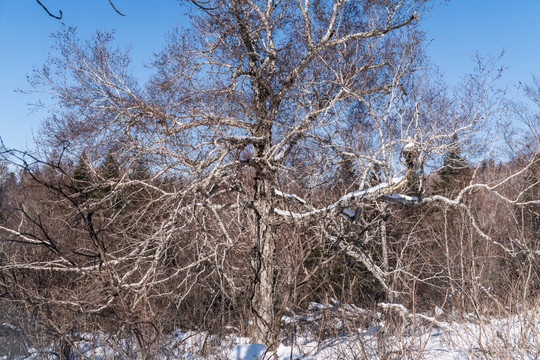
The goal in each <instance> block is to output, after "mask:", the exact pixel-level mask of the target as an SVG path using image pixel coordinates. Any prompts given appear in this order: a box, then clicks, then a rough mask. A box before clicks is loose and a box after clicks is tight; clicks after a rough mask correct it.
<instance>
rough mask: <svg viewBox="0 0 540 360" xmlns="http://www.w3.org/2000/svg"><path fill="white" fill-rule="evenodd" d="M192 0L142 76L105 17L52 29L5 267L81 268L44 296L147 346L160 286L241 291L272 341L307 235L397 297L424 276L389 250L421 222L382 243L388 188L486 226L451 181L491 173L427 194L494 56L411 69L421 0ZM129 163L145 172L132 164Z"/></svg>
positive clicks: (487, 82) (232, 296) (483, 109)
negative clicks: (51, 105) (73, 288)
mask: <svg viewBox="0 0 540 360" xmlns="http://www.w3.org/2000/svg"><path fill="white" fill-rule="evenodd" d="M194 3H195V5H197V6H196V8H195V9H196V10H197V11H196V12H194V14H193V15H192V20H193V27H192V28H191V29H179V30H177V31H175V32H173V33H171V34H170V38H169V43H168V46H167V48H166V49H164V50H163V52H162V53H161V54H159V56H158V57H157V58H156V61H155V67H156V72H157V73H156V76H155V77H154V78H153V79H152V80H151V81H150V82H149V84H147V85H146V86H144V87H143V86H141V85H139V84H138V83H137V81H136V80H135V79H134V78H133V77H132V76H131V75H130V72H129V67H128V66H129V57H128V56H127V55H126V54H125V53H124V52H122V51H121V50H119V49H115V48H113V47H112V45H111V41H112V37H111V36H110V35H109V34H104V33H98V34H97V35H96V36H95V37H94V38H93V39H92V40H90V41H88V42H85V43H83V42H81V41H80V40H79V39H77V37H76V34H75V31H74V30H73V29H65V31H63V32H61V33H59V34H57V40H58V42H57V55H56V56H55V57H53V58H51V59H50V60H49V62H48V63H47V64H46V65H45V66H44V67H43V68H42V69H40V70H39V71H37V72H36V74H35V76H34V77H33V78H32V82H33V85H34V86H35V87H36V88H37V89H38V90H44V91H47V92H49V93H51V94H52V95H53V96H54V98H55V99H57V101H58V107H57V110H56V111H55V113H54V114H53V115H52V116H51V118H50V119H49V120H48V121H47V123H46V124H45V126H44V130H43V133H42V134H43V144H42V145H43V149H45V150H46V151H48V154H47V157H48V158H49V159H51V160H48V161H46V162H44V161H41V160H39V159H38V157H30V158H29V157H28V155H27V154H19V162H22V163H23V164H24V165H25V168H26V169H27V170H28V175H27V176H28V177H30V178H31V180H32V181H33V182H35V183H37V184H41V185H43V186H44V187H45V188H46V189H47V192H48V193H49V194H52V195H49V196H48V197H45V199H47V201H49V208H55V209H58V211H55V212H54V213H50V215H49V216H48V217H47V216H46V215H45V213H47V210H46V209H47V207H45V208H43V204H44V203H45V200H43V201H42V202H41V203H40V204H41V208H40V207H39V206H37V205H36V206H34V207H30V206H28V204H26V205H25V201H27V202H28V203H31V202H30V200H25V199H21V201H20V204H21V206H20V207H19V212H18V213H16V214H14V215H13V216H12V218H11V219H10V221H9V222H7V223H6V224H5V225H2V226H1V227H0V230H2V233H3V236H5V237H6V239H8V240H9V241H11V242H13V243H17V244H24V245H29V246H34V247H37V248H40V249H42V251H43V253H40V254H39V256H40V258H39V259H36V258H33V255H32V254H24V253H18V252H15V253H13V255H12V257H11V258H10V259H9V261H8V262H6V263H5V264H3V265H2V268H1V271H2V272H11V273H12V274H15V273H16V272H17V271H30V272H36V273H39V272H40V271H47V272H50V273H54V274H65V276H68V277H75V278H77V277H79V278H81V279H84V284H82V283H81V288H80V289H79V292H78V293H69V296H68V298H69V299H70V300H64V299H65V297H66V293H67V292H66V293H64V294H56V295H55V296H54V297H53V298H49V299H47V302H48V303H49V304H51V303H52V304H55V305H57V306H59V307H64V308H65V309H67V310H66V311H69V309H70V307H78V308H81V309H82V312H83V313H84V314H85V315H86V316H94V315H96V314H99V315H103V314H113V315H114V318H117V319H120V320H121V323H122V324H123V326H124V330H125V331H126V333H128V334H129V336H130V337H131V338H132V339H134V340H133V341H134V343H135V344H136V345H137V346H136V347H137V356H138V357H139V358H149V357H150V356H151V353H152V348H151V347H152V341H150V340H149V339H153V338H156V337H158V336H159V335H161V334H160V332H161V331H162V330H159V329H158V327H157V326H156V322H155V316H156V313H158V312H159V310H158V309H159V301H161V300H158V299H166V300H163V301H170V302H171V303H174V304H176V305H177V306H179V307H181V306H185V304H189V301H190V299H191V297H192V296H193V294H194V293H195V292H196V291H195V290H197V291H199V292H204V293H205V294H207V296H208V303H209V304H211V305H209V307H211V306H218V307H231V308H240V307H241V304H240V303H241V301H238V299H242V295H241V294H242V292H244V291H248V292H249V306H250V313H251V315H250V317H251V320H252V325H251V328H250V332H251V334H252V336H253V338H254V340H255V341H257V342H262V343H265V344H266V345H267V346H268V347H269V348H270V349H275V348H276V347H277V341H278V339H277V336H278V334H279V325H280V319H281V315H282V314H283V311H285V309H286V308H287V307H288V305H289V302H290V299H291V297H294V296H295V294H296V291H297V290H298V289H299V288H300V287H301V286H302V285H303V284H306V283H307V282H308V281H309V280H310V279H312V278H313V277H314V276H315V275H316V273H317V271H319V270H320V269H321V266H323V265H324V261H323V262H321V263H319V264H317V265H315V266H313V267H308V266H306V263H307V261H308V260H309V259H310V258H311V259H312V256H313V250H314V249H315V248H324V249H325V251H327V252H328V253H329V254H330V255H329V257H330V258H332V257H333V256H337V254H339V255H346V256H348V257H350V258H352V259H354V260H355V261H356V262H358V263H360V264H362V266H363V267H365V269H367V272H368V273H370V274H371V276H372V277H373V278H374V279H376V281H377V282H378V284H379V286H380V287H381V288H382V289H384V292H385V293H386V294H387V297H388V298H389V299H391V300H395V299H398V298H399V294H400V289H401V288H402V287H403V286H404V285H403V284H406V283H407V281H409V280H414V281H418V280H421V279H420V277H419V276H418V275H417V274H414V273H412V272H411V269H414V266H416V265H414V264H413V265H414V266H413V265H411V263H412V262H411V263H409V262H408V261H406V258H405V255H406V254H407V252H408V251H409V249H420V248H421V244H420V242H419V240H418V239H419V238H420V237H414V236H410V234H412V233H413V232H414V231H416V230H415V229H418V228H417V227H416V228H415V227H414V224H418V223H419V220H418V219H415V220H413V219H412V218H411V220H410V223H411V224H412V225H411V227H410V228H409V229H410V231H411V232H409V233H408V236H402V237H400V241H399V242H398V241H394V240H393V239H395V237H392V236H393V235H392V234H391V231H390V230H389V229H388V226H387V224H388V223H387V220H388V218H389V216H391V215H392V214H393V211H394V210H393V209H394V208H389V205H388V204H395V203H397V204H398V205H399V206H405V207H418V206H420V205H422V204H434V203H442V204H445V206H451V207H457V208H460V209H462V210H463V211H464V213H465V214H466V216H468V217H469V218H470V219H472V220H471V221H472V227H473V228H474V229H475V231H477V232H478V233H479V234H481V235H482V236H483V237H484V238H486V239H489V241H493V242H496V240H495V239H493V238H491V237H490V236H489V234H486V233H485V232H483V231H482V229H481V228H480V227H479V226H478V224H477V223H476V222H475V221H474V219H475V217H474V215H473V214H472V213H471V211H470V209H469V207H468V206H467V204H466V202H465V201H464V200H463V199H464V198H465V197H466V196H467V194H469V193H470V192H472V191H474V190H476V189H479V188H481V189H486V190H488V191H495V192H496V191H497V188H498V186H500V185H501V184H502V183H503V182H504V181H502V182H501V183H499V184H494V185H486V184H476V183H470V184H469V185H467V186H465V187H464V188H462V189H460V191H458V192H457V193H456V194H457V195H455V197H454V198H448V197H444V196H442V195H433V196H426V195H427V194H426V193H425V183H424V182H425V180H426V178H428V174H427V173H428V172H429V171H432V170H436V169H437V168H438V166H439V165H435V164H436V163H437V164H440V158H441V156H442V155H443V154H445V153H447V152H448V150H449V149H450V148H452V147H453V146H455V144H454V142H455V141H454V142H453V141H452V139H454V140H455V138H456V134H458V135H459V139H460V141H461V142H462V145H463V146H466V145H467V144H470V143H472V140H473V139H474V138H475V136H477V134H478V130H479V129H480V128H481V127H482V126H483V124H484V123H485V122H486V121H487V120H488V119H489V117H490V116H491V115H493V113H495V112H496V111H497V110H498V108H497V106H495V104H494V103H493V102H490V94H491V93H492V90H493V86H492V81H493V80H494V78H496V77H497V74H496V73H495V74H494V73H491V72H489V71H488V72H486V73H479V74H478V75H476V76H475V77H471V79H469V81H468V82H466V83H465V84H464V86H463V87H462V90H463V92H462V93H461V94H460V96H461V98H459V96H456V97H450V96H449V95H448V94H447V93H446V92H445V90H444V89H443V87H442V86H438V85H437V83H436V81H434V79H433V78H432V77H430V76H429V73H427V72H423V71H420V70H421V68H422V67H423V66H424V64H423V62H422V61H423V57H422V54H421V40H422V37H421V33H419V32H418V30H417V29H416V22H417V20H418V18H419V16H420V15H419V14H421V13H422V12H423V11H424V8H423V6H424V5H423V4H424V2H423V1H413V0H411V1H367V0H366V1H355V2H350V1H342V0H336V1H333V2H325V1H314V2H309V1H298V2H295V1H284V2H283V1H282V2H274V1H266V2H256V1H248V0H246V1H219V0H216V1H205V2H194ZM434 84H435V85H434ZM51 149H54V150H55V151H56V152H55V153H54V154H53V153H51V152H50V150H51ZM83 151H84V156H83V155H82V154H83ZM14 154H16V153H14ZM53 155H54V156H53ZM112 159H114V162H113V161H112ZM76 161H78V165H75V164H74V163H75V162H76ZM141 161H143V162H144V163H145V164H146V166H147V169H148V172H146V173H145V172H140V171H138V172H137V173H138V174H139V175H140V174H145V175H144V176H134V173H135V169H136V168H138V166H140V164H141ZM106 164H108V165H106ZM113 164H116V165H114V166H113ZM111 166H112V169H113V170H114V171H109V170H106V169H111ZM45 169H49V172H48V173H45V172H44V171H45ZM336 178H340V180H339V181H340V182H336ZM334 184H340V185H339V186H337V187H336V188H334V189H332V187H333V185H334ZM501 197H503V198H504V199H505V200H506V201H509V202H512V201H514V202H516V201H517V202H519V199H517V200H511V199H509V198H506V197H504V196H502V195H501ZM392 206H393V205H392ZM45 218H47V219H46V221H45ZM65 229H69V231H65ZM74 239H76V241H75V240H74ZM499 245H501V246H502V247H504V244H499ZM10 254H11V252H10ZM248 258H249V260H247V259H248ZM246 264H249V266H246ZM246 269H250V270H251V272H247V271H246ZM15 279H16V276H14V275H13V276H11V277H9V278H8V280H5V281H4V282H3V286H8V285H9V284H13V283H15V282H16V281H15ZM83 285H84V286H83ZM25 286H26V288H29V287H31V286H32V285H31V284H25V285H24V286H23V285H21V289H22V288H24V289H26V288H25ZM85 291H91V292H90V294H92V297H91V299H92V301H88V300H86V299H87V297H85V300H83V299H82V297H81V296H82V294H83V293H84V292H85ZM84 295H85V296H87V295H88V293H85V294H84ZM36 298H38V299H41V300H42V301H43V302H45V299H44V298H43V296H41V297H37V295H36ZM47 314H48V313H47ZM207 314H208V313H207ZM207 314H206V315H204V317H205V318H206V317H207V316H208V315H207ZM49 319H50V318H49ZM222 321H223V325H225V323H226V322H231V321H233V319H224V318H223V319H222ZM52 322H53V320H51V323H52ZM238 323H242V322H238ZM238 323H237V324H235V325H238ZM240 326H242V325H240ZM58 331H59V332H62V333H66V332H67V331H66V330H65V329H59V330H58Z"/></svg>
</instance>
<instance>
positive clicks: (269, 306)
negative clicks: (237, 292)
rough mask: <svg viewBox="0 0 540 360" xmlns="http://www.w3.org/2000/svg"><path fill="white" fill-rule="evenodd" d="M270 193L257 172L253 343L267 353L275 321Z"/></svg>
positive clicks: (272, 345) (272, 341)
mask: <svg viewBox="0 0 540 360" xmlns="http://www.w3.org/2000/svg"><path fill="white" fill-rule="evenodd" d="M271 199H272V189H271V186H270V180H269V179H268V175H265V174H263V173H262V172H261V171H257V177H256V178H255V198H254V209H255V215H256V236H255V239H254V242H255V243H254V257H253V269H254V278H253V287H254V288H253V298H252V302H251V309H252V313H253V324H252V325H253V329H252V336H253V340H254V341H255V342H258V343H262V344H265V345H266V346H267V347H268V349H269V350H270V351H273V350H275V348H276V346H277V331H276V329H277V326H276V318H275V310H274V303H275V291H274V288H275V287H274V252H275V231H274V228H273V221H272V218H273V216H274V215H273V209H272V200H271Z"/></svg>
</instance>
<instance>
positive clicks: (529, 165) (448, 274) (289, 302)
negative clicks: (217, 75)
mask: <svg viewBox="0 0 540 360" xmlns="http://www.w3.org/2000/svg"><path fill="white" fill-rule="evenodd" d="M457 151H459V150H456V151H452V152H449V153H448V154H447V155H446V156H445V157H444V160H443V164H442V166H441V169H440V170H439V171H437V172H436V173H433V174H432V175H430V176H429V177H428V178H427V179H425V182H426V185H425V189H424V196H426V197H428V196H431V197H432V196H434V195H442V196H445V197H448V198H450V199H453V198H455V197H456V196H463V197H465V198H466V200H464V203H465V204H466V205H467V208H466V209H464V208H460V207H459V206H451V205H445V206H440V205H432V204H418V205H415V206H413V207H411V206H409V205H403V204H399V203H392V202H373V203H372V204H371V205H369V204H368V205H366V206H364V207H363V208H362V211H360V212H357V213H355V215H354V217H350V216H348V215H346V214H343V215H342V216H341V217H342V218H343V221H342V222H341V226H343V228H342V229H339V233H341V234H343V236H342V237H340V238H337V239H335V241H334V242H327V241H320V237H321V234H318V233H317V232H316V231H314V230H313V228H312V226H311V225H310V223H309V222H308V223H307V224H306V225H305V226H303V227H302V228H301V229H300V230H298V226H297V225H295V226H294V228H293V225H292V224H285V223H284V224H282V225H281V226H280V227H279V232H278V234H277V237H276V239H277V240H276V249H275V252H276V263H277V264H276V279H280V280H281V281H282V283H276V290H275V291H276V298H277V299H278V303H277V304H276V306H278V307H277V308H276V311H277V312H278V313H279V314H281V315H288V316H290V315H291V314H302V313H306V312H308V309H309V304H310V302H313V301H315V302H319V303H323V304H333V305H336V304H353V305H356V306H358V307H360V308H364V309H372V310H374V312H373V314H375V312H376V311H375V310H376V309H377V304H379V303H381V302H394V303H399V304H403V305H405V306H406V307H407V308H414V309H416V310H417V311H428V312H429V311H432V310H433V309H434V308H435V306H438V307H442V308H444V309H445V310H446V311H452V310H450V309H454V310H453V311H458V312H469V311H472V310H478V309H482V311H484V310H487V311H489V312H493V313H513V312H514V311H520V310H519V309H520V306H523V304H524V303H525V302H528V301H535V300H536V299H537V297H538V295H539V293H538V290H539V286H540V283H539V280H540V279H539V275H540V272H539V270H540V268H539V264H538V260H537V256H538V255H537V253H538V249H539V246H540V244H539V243H538V242H539V240H540V239H539V237H538V234H539V233H540V232H539V230H540V218H539V216H538V211H539V206H538V204H536V203H534V201H536V200H538V199H539V198H540V197H539V196H540V157H539V155H538V154H522V156H521V157H519V158H516V159H515V160H511V161H507V162H505V163H500V162H499V163H495V162H494V161H493V160H490V161H483V162H481V163H480V164H479V165H478V166H472V165H471V164H469V163H467V161H466V160H465V158H464V157H463V155H461V154H460V153H458V152H457ZM75 160H76V161H73V162H69V161H66V162H62V161H51V162H49V163H36V164H35V165H31V166H30V165H29V166H28V167H27V168H26V169H24V170H23V171H21V172H19V173H18V174H16V175H15V174H13V173H10V172H8V171H7V170H6V171H5V172H4V175H3V180H2V187H1V190H2V192H1V194H2V197H1V212H0V218H1V219H2V229H3V231H2V244H1V252H0V260H1V264H0V266H1V273H0V276H1V283H0V286H1V288H0V292H1V294H2V296H1V297H0V302H1V304H2V306H1V307H0V308H1V310H0V311H1V316H2V318H3V319H5V321H7V322H5V323H4V325H3V328H2V333H1V341H2V343H3V348H5V349H11V350H9V351H11V352H10V354H11V355H13V354H15V353H17V351H18V352H19V353H24V351H26V350H25V349H27V348H28V347H29V346H38V347H39V346H45V345H48V344H49V343H51V342H55V341H56V342H57V344H58V349H59V350H58V351H59V352H62V351H64V352H65V354H64V355H62V354H60V353H59V354H60V357H62V356H64V358H69V356H68V355H67V354H68V353H69V354H75V353H74V352H73V351H74V350H73V347H72V346H71V345H73V344H74V342H75V341H77V340H78V339H80V337H81V336H82V334H87V333H96V332H98V331H99V332H103V333H105V334H109V335H111V336H112V338H111V339H114V340H109V341H118V343H117V344H116V345H115V346H116V347H117V348H118V349H119V350H120V351H121V352H122V351H123V352H124V353H125V355H126V356H130V355H129V354H130V351H133V348H137V347H141V348H144V349H146V351H150V349H151V348H154V347H156V346H158V344H160V343H161V342H162V341H163V339H164V338H165V337H166V335H167V334H169V333H171V332H172V331H174V330H176V329H184V330H187V329H192V330H198V331H205V332H208V333H211V334H226V333H229V332H234V333H238V334H243V333H247V331H248V329H247V328H246V324H248V323H249V321H248V320H249V319H250V317H251V316H252V312H251V309H250V308H249V304H250V301H251V299H250V297H252V296H253V289H252V286H253V281H252V276H253V273H254V272H256V269H255V268H254V266H255V265H254V264H253V262H252V258H253V254H252V252H253V251H254V250H255V249H254V248H253V245H252V241H251V239H250V238H249V237H248V236H246V233H245V231H244V230H243V229H242V227H245V226H248V225H249V224H248V222H249V219H242V218H238V217H239V216H242V215H241V214H240V213H238V212H237V211H236V210H231V211H230V213H228V214H226V215H223V216H221V217H212V210H213V209H212V206H213V205H211V204H208V207H205V206H202V208H201V209H200V210H198V211H197V212H195V213H194V215H193V217H192V218H187V219H186V218H181V219H165V218H164V215H163V214H164V213H163V212H162V211H160V210H161V209H160V208H161V207H162V206H176V207H179V208H180V207H186V206H196V204H194V202H196V199H194V198H187V197H185V196H184V197H182V198H179V199H175V202H174V203H172V202H171V203H167V202H165V203H161V202H160V201H159V199H160V197H161V196H164V194H167V193H170V192H174V191H175V189H177V188H179V187H186V186H189V184H188V182H189V181H193V180H187V179H184V178H181V177H178V178H175V177H168V178H165V177H162V176H159V174H156V173H155V172H154V171H153V170H152V167H151V165H150V164H149V162H148V161H144V160H140V159H137V160H133V161H129V162H127V163H126V162H124V163H123V162H122V161H117V160H116V159H115V155H114V153H111V152H109V153H107V154H106V155H105V156H104V157H103V159H102V160H100V161H98V162H94V161H91V160H90V159H89V158H88V156H87V155H86V153H84V152H83V153H82V154H81V155H80V156H79V157H78V159H75ZM343 174H347V176H348V177H352V178H353V179H354V178H356V174H355V171H354V169H348V171H343V169H338V170H337V171H336V174H335V176H334V177H333V178H332V181H330V182H329V183H327V184H325V185H324V186H322V187H319V188H318V189H317V191H316V194H315V193H314V195H313V196H314V197H317V198H335V197H336V196H339V194H341V193H342V191H343V189H341V188H340V187H341V185H340V184H343V183H344V179H343ZM512 174H517V175H512ZM243 176H244V178H239V179H238V181H239V182H241V183H243V188H249V183H250V182H251V181H252V179H250V177H251V176H252V174H249V172H248V173H245V174H243ZM375 180H376V175H375V174H374V175H373V180H372V181H375ZM470 184H486V185H485V186H486V189H484V188H483V187H479V188H476V187H472V188H471V189H470V190H467V186H468V185H470ZM375 185H377V184H376V183H372V184H371V186H375ZM366 186H369V185H366ZM488 187H492V188H493V189H495V191H496V192H492V191H488V190H487V188H488ZM463 189H465V190H463ZM213 191H214V192H221V194H220V195H219V198H220V203H221V204H223V205H229V206H230V207H231V208H233V207H234V204H235V203H236V201H237V195H235V194H234V192H232V191H229V190H228V189H226V188H225V189H221V190H220V189H219V187H216V188H215V189H213ZM516 194H519V195H518V197H517V198H518V199H519V203H520V204H519V205H514V204H511V203H508V202H506V201H501V198H502V197H507V198H511V197H515V196H516ZM306 200H308V201H312V202H315V201H316V200H315V199H309V198H308V199H306ZM529 202H531V203H529ZM165 214H167V213H165ZM246 220H247V221H246ZM168 221H174V222H181V225H180V226H178V225H179V224H176V226H174V227H172V224H170V225H169V224H168V223H167V222H168ZM313 221H317V219H316V218H314V219H313ZM167 226H171V229H174V230H173V231H169V228H167ZM223 226H225V227H227V236H225V235H224V233H223V232H222V231H220V227H223ZM156 227H161V228H160V229H156ZM7 229H17V231H19V235H18V236H15V234H14V233H13V232H10V231H7ZM233 236H234V238H232V239H231V238H227V237H233ZM211 242H219V244H217V246H218V247H220V246H221V247H223V249H222V250H218V251H216V249H215V247H216V244H210V243H211ZM348 244H355V246H357V247H359V248H361V249H362V252H351V251H350V248H348ZM220 251H222V252H220ZM361 255H363V256H367V257H369V261H370V262H373V263H374V264H375V266H377V267H378V268H379V269H380V270H381V271H382V272H381V274H380V276H384V281H383V282H381V281H380V279H378V278H377V272H376V271H374V270H373V269H369V268H367V267H366V262H365V261H361V259H359V256H361ZM15 264H21V266H14V265H15ZM385 274H388V275H385ZM332 316H335V314H333V315H332ZM350 316H351V314H348V315H347V319H343V320H344V321H345V325H342V327H341V328H334V327H333V326H330V327H329V325H328V324H327V325H325V324H324V323H321V322H314V323H305V324H304V326H306V327H307V328H309V329H310V330H312V331H314V332H315V333H319V334H321V335H320V336H323V337H324V336H330V335H336V334H337V333H339V332H344V331H347V326H353V324H356V325H359V324H360V325H362V324H364V325H365V324H369V322H370V321H372V320H373V319H371V318H370V316H368V315H366V314H365V313H362V314H361V313H358V314H356V316H355V317H352V318H350ZM281 331H282V332H283V331H284V332H285V333H283V334H287V331H288V330H287V326H285V325H284V324H282V330H281ZM324 334H327V335H324ZM288 336H292V335H290V334H289V335H288ZM123 339H131V341H132V342H128V343H125V342H124V343H123V342H122V340H123ZM62 349H64V350H62ZM65 349H67V350H65ZM6 354H7V353H4V354H2V355H6ZM70 356H71V355H70Z"/></svg>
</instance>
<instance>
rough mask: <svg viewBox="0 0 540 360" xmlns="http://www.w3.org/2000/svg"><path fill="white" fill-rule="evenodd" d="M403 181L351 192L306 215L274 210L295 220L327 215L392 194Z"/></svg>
mask: <svg viewBox="0 0 540 360" xmlns="http://www.w3.org/2000/svg"><path fill="white" fill-rule="evenodd" d="M402 181H404V178H403V177H399V178H395V179H393V181H391V182H390V183H386V182H384V183H381V184H379V185H376V186H372V187H370V188H367V189H363V190H356V191H353V192H350V193H348V194H345V195H343V196H342V197H341V198H339V200H338V201H336V202H335V203H333V204H330V205H328V206H327V207H325V208H322V209H315V210H311V211H307V212H304V213H296V212H291V211H288V210H281V209H274V212H275V213H276V214H278V215H281V216H287V217H292V218H294V219H300V218H305V217H308V216H312V215H316V214H320V213H327V212H331V211H333V210H336V209H339V207H340V206H342V205H344V204H345V203H347V202H349V201H353V200H356V199H358V200H367V199H370V198H375V197H379V196H383V195H386V193H387V192H391V191H392V189H393V188H395V187H396V186H397V185H400V184H401V183H402ZM349 210H350V209H349ZM351 211H353V210H351ZM345 214H346V215H348V216H350V215H349V214H348V213H345Z"/></svg>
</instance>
